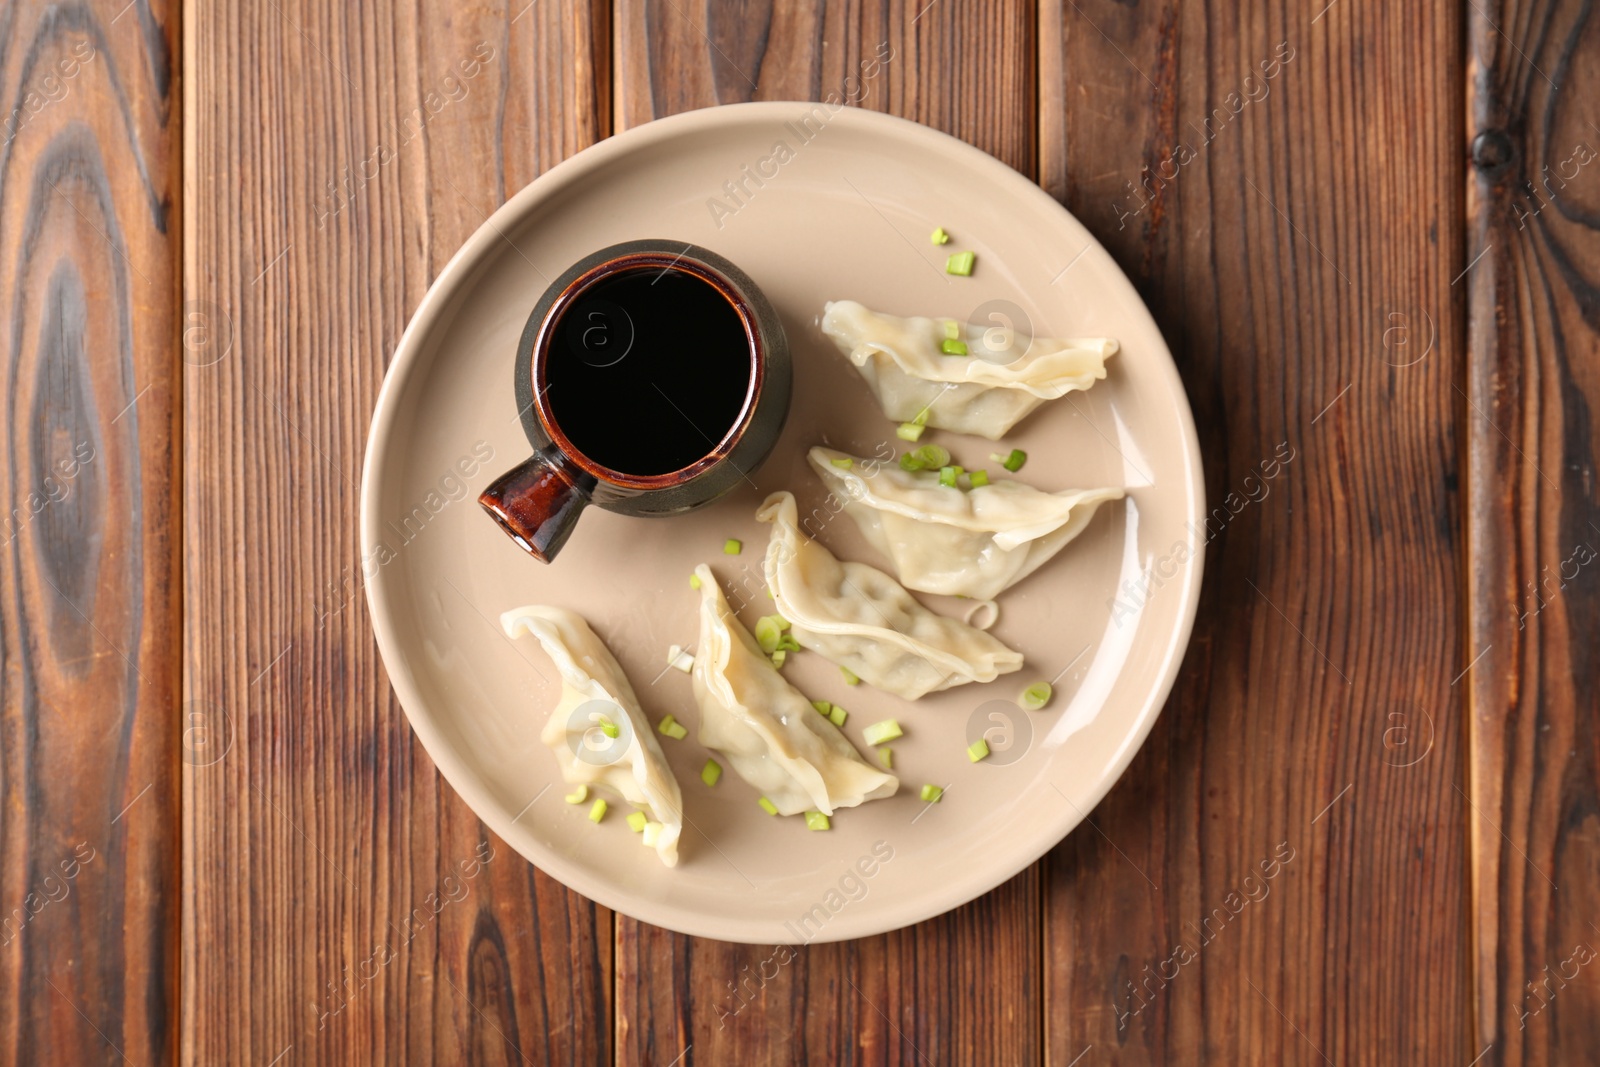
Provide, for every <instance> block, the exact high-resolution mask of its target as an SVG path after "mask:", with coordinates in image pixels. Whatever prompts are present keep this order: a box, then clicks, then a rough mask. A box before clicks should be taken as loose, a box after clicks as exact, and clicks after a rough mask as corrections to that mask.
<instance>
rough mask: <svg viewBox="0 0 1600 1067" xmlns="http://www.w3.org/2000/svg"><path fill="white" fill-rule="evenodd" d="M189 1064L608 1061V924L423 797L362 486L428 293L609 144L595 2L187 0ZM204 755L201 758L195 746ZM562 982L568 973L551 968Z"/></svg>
mask: <svg viewBox="0 0 1600 1067" xmlns="http://www.w3.org/2000/svg"><path fill="white" fill-rule="evenodd" d="M187 25H188V33H187V37H186V47H185V69H186V71H187V72H188V77H187V79H186V107H187V109H188V112H189V114H190V115H191V116H192V122H191V123H190V125H189V130H188V136H187V140H186V146H185V153H186V167H187V173H188V176H189V177H188V181H189V185H190V188H189V195H188V196H187V198H186V203H187V212H186V224H185V233H186V250H185V284H186V288H187V291H188V295H189V299H190V300H191V302H192V305H191V306H195V307H198V308H200V309H201V310H203V311H204V312H205V313H206V314H207V316H209V321H208V325H209V327H210V329H209V333H207V334H206V335H205V336H204V337H203V338H197V343H199V342H201V341H203V342H204V343H203V344H202V345H201V347H200V350H199V351H197V352H194V353H191V357H190V358H191V362H192V363H193V364H194V365H193V366H191V367H190V368H189V371H188V375H187V388H186V391H185V397H184V408H185V413H186V418H185V433H184V461H185V470H186V476H185V486H184V495H185V502H186V507H185V517H184V533H185V539H186V542H187V544H188V546H189V551H188V552H187V554H186V574H185V590H184V602H185V607H186V611H185V620H186V626H185V635H184V636H185V664H186V678H185V682H186V686H185V689H186V692H185V697H186V698H187V700H188V701H189V702H190V707H191V708H192V709H193V713H194V714H195V715H197V716H198V717H199V718H198V721H199V722H201V723H203V724H204V725H206V726H207V727H208V728H209V729H210V733H209V735H207V741H208V744H207V745H206V746H204V747H203V750H202V752H201V753H200V754H198V755H196V756H194V757H193V758H192V759H191V764H190V766H189V767H188V768H186V772H185V778H184V791H185V819H184V827H183V831H184V845H185V849H184V910H185V919H184V930H183V946H184V953H185V960H186V963H185V967H184V975H183V990H182V999H183V1014H184V1035H183V1049H182V1052H183V1059H184V1061H185V1062H187V1063H195V1064H211V1063H246V1062H249V1063H283V1064H288V1063H294V1064H307V1063H329V1064H346V1063H398V1062H415V1063H464V1062H469V1061H470V1062H475V1063H477V1062H494V1063H502V1062H504V1063H518V1062H524V1061H526V1062H539V1063H563V1064H565V1063H605V1062H609V1060H610V1029H611V1020H610V1011H609V1003H608V992H607V991H608V989H609V985H610V961H611V947H610V934H611V917H610V914H609V913H608V912H606V911H605V910H603V909H601V908H598V907H596V906H595V905H593V904H591V903H590V902H588V901H586V900H583V899H581V898H579V897H576V896H574V895H573V894H571V893H569V892H567V891H566V890H565V889H563V888H562V887H561V886H559V885H557V884H556V883H554V882H553V881H551V880H549V879H548V878H546V877H545V876H544V875H542V874H540V873H538V872H536V871H534V870H533V869H532V868H530V867H528V866H527V865H526V864H525V863H524V862H523V861H522V860H521V859H520V858H519V857H517V856H516V854H515V853H513V852H512V851H511V849H510V848H509V847H507V846H506V845H505V844H503V843H502V842H500V841H498V840H496V839H495V838H494V837H493V835H491V834H490V833H489V832H488V831H487V830H486V829H484V828H483V826H482V825H481V824H480V823H479V822H478V820H477V819H476V818H475V817H474V816H473V815H472V813H471V812H470V811H469V810H468V809H467V808H466V807H465V805H464V804H463V803H462V802H461V801H460V799H459V798H458V797H457V796H456V795H455V794H454V793H453V792H452V791H451V790H450V789H449V788H448V787H447V786H446V785H445V783H444V782H443V780H442V779H441V778H440V776H439V774H438V773H437V771H436V770H435V768H434V767H433V765H432V764H431V763H430V762H429V760H428V759H427V758H426V755H425V753H423V752H422V750H421V748H420V746H419V745H418V744H417V742H416V741H415V740H414V738H413V736H412V734H411V731H410V728H409V727H408V725H407V723H406V720H405V717H404V715H403V714H402V713H401V710H400V708H399V707H398V705H397V704H396V702H395V701H394V699H393V696H392V694H391V692H390V690H389V687H388V684H387V682H386V680H385V678H384V673H383V671H382V669H381V666H380V664H379V661H378V655H377V650H376V647H375V645H374V642H373V638H372V633H371V628H370V624H369V621H368V618H367V615H366V609H365V604H364V600H363V597H364V594H363V592H362V590H361V588H360V586H361V567H360V563H359V559H358V551H359V549H358V542H357V537H358V534H357V516H356V509H357V491H356V481H357V479H358V477H359V472H360V461H361V456H362V450H363V447H364V443H365V437H366V431H367V425H368V420H369V416H370V412H371V410H372V405H373V401H374V399H375V396H376V393H377V389H378V387H379V383H380V381H381V378H382V375H383V371H384V366H385V363H386V361H387V360H388V358H389V355H390V353H392V352H393V350H394V346H395V344H396V342H397V340H398V339H399V336H400V333H401V330H402V328H403V327H404V325H405V323H406V320H407V318H408V316H409V315H410V313H411V311H412V309H413V308H414V307H415V306H416V304H417V302H418V301H419V300H420V298H421V296H422V294H423V292H424V290H425V288H426V286H427V285H428V283H429V281H430V280H431V279H432V278H433V277H434V275H435V274H436V273H437V272H438V270H439V269H440V268H441V267H442V266H443V265H444V263H445V262H446V261H447V260H448V258H449V257H450V256H451V255H452V254H453V253H454V251H455V250H456V248H457V246H458V245H459V244H460V242H461V241H463V240H464V239H465V238H466V237H467V236H468V235H469V234H470V233H471V232H472V231H473V230H474V229H475V228H476V227H477V226H478V225H479V224H480V223H481V222H482V221H483V219H484V217H485V214H486V213H487V212H488V211H490V210H492V209H493V208H494V207H496V206H498V205H499V204H500V202H501V201H502V200H503V199H504V198H505V197H506V196H507V195H508V194H509V193H511V192H514V191H515V190H516V189H518V188H519V187H520V186H521V185H523V184H524V183H526V182H527V181H529V180H531V179H532V178H533V177H534V176H535V175H536V174H538V173H539V172H540V171H542V170H544V169H545V168H547V167H549V166H551V165H552V164H554V163H555V162H557V161H558V160H559V159H560V158H562V157H563V156H565V155H568V154H570V153H572V152H574V151H576V150H578V149H580V148H582V147H584V146H585V145H587V144H589V143H590V142H592V141H594V140H596V139H597V138H599V137H601V136H604V135H605V134H606V132H607V128H606V123H605V121H604V119H605V116H606V115H607V114H608V110H609V97H608V85H609V77H610V75H609V58H608V48H607V45H606V42H607V40H608V38H609V32H610V31H609V16H608V11H607V9H604V8H601V7H598V6H596V7H593V8H591V7H587V6H584V5H581V4H578V5H574V4H562V5H558V4H528V3H525V2H520V0H513V3H512V4H510V5H509V6H490V7H476V8H472V9H470V10H469V9H463V8H459V7H458V6H457V5H454V4H449V3H424V4H414V5H402V6H401V7H398V8H396V7H394V6H392V5H379V6H376V7H370V8H367V7H363V8H361V9H360V10H357V9H356V8H353V7H352V8H345V7H340V6H338V5H327V4H317V3H311V2H294V0H282V2H273V3H267V4H264V5H249V4H222V5H213V4H199V3H195V4H191V5H190V9H189V11H188V13H187ZM197 747H199V746H197ZM573 976H578V977H573Z"/></svg>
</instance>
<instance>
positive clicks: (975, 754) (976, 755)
mask: <svg viewBox="0 0 1600 1067" xmlns="http://www.w3.org/2000/svg"><path fill="white" fill-rule="evenodd" d="M988 758H989V742H987V741H985V740H984V739H983V738H981V737H980V738H978V739H977V740H976V741H974V742H972V744H970V745H968V746H967V759H969V760H971V761H972V762H973V763H977V762H978V761H979V760H981V759H988Z"/></svg>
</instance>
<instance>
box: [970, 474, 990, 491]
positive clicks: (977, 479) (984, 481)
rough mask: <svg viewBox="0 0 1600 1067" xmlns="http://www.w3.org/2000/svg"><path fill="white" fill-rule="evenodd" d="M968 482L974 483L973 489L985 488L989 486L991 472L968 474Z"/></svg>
mask: <svg viewBox="0 0 1600 1067" xmlns="http://www.w3.org/2000/svg"><path fill="white" fill-rule="evenodd" d="M967 480H968V481H970V482H971V483H972V488H974V489H982V488H983V487H984V486H986V485H988V484H989V472H988V471H971V472H969V473H968V474H967Z"/></svg>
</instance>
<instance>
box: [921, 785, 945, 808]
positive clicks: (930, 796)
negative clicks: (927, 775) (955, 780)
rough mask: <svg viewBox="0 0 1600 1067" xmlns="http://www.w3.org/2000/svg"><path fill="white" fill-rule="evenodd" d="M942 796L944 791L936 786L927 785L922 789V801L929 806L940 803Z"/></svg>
mask: <svg viewBox="0 0 1600 1067" xmlns="http://www.w3.org/2000/svg"><path fill="white" fill-rule="evenodd" d="M942 796H944V790H943V789H940V788H939V787H938V786H936V785H925V786H923V787H922V799H923V800H924V801H926V802H927V803H929V804H937V803H939V798H940V797H942Z"/></svg>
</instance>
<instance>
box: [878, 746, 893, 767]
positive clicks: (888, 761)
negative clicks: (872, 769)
mask: <svg viewBox="0 0 1600 1067" xmlns="http://www.w3.org/2000/svg"><path fill="white" fill-rule="evenodd" d="M878 762H879V763H881V764H883V766H884V769H885V770H890V771H892V770H894V749H892V748H880V749H878Z"/></svg>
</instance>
